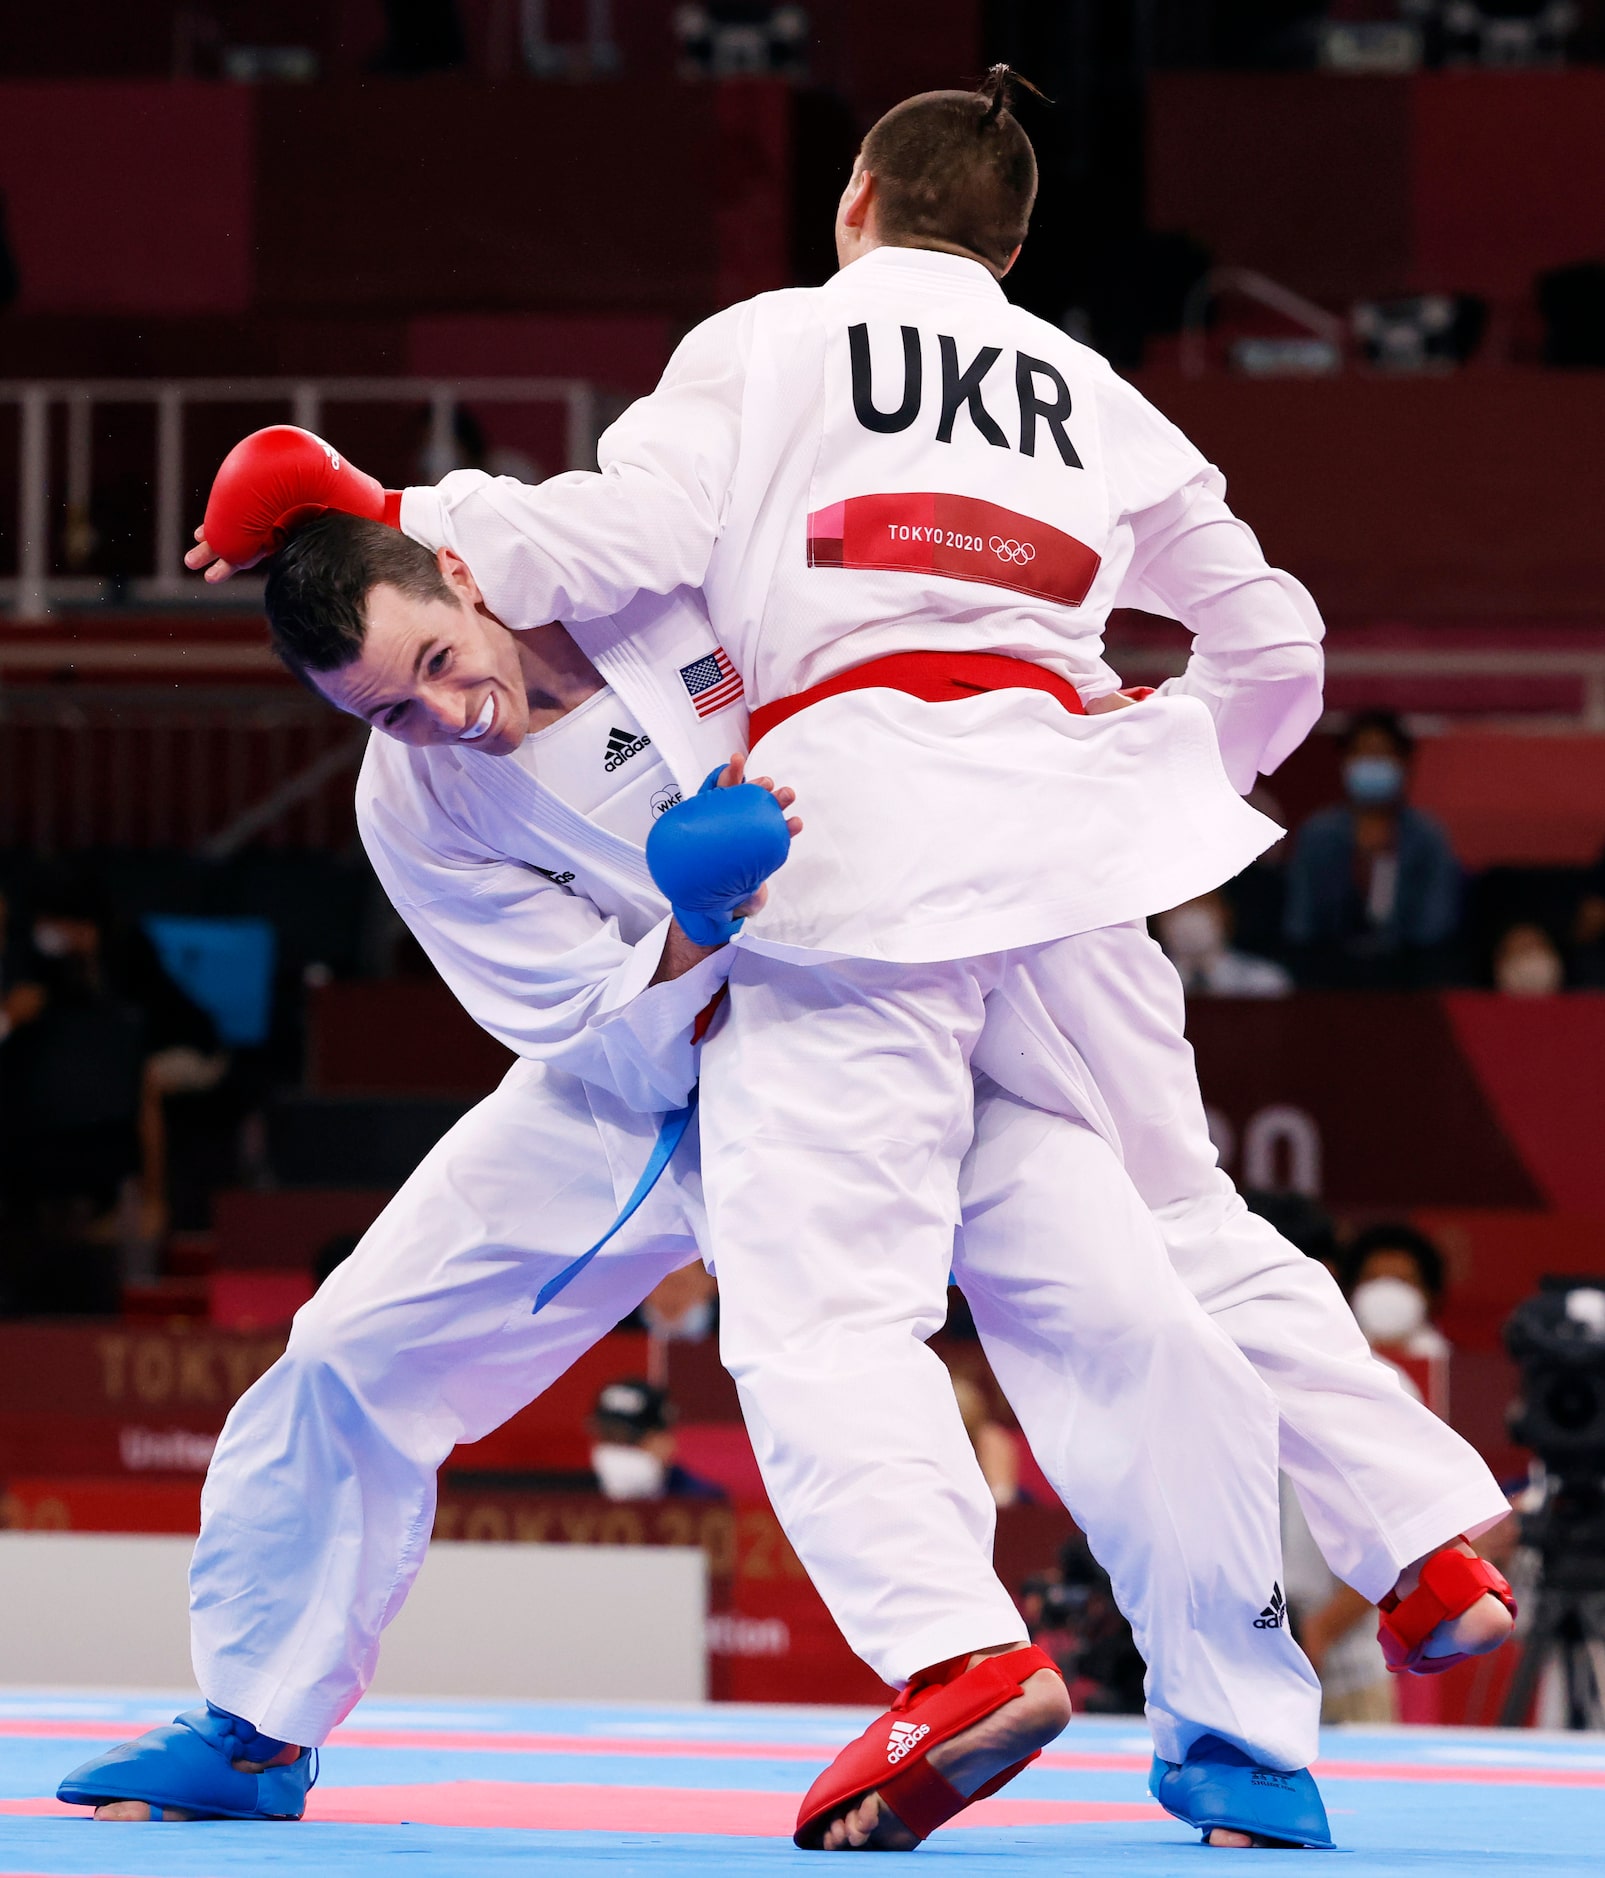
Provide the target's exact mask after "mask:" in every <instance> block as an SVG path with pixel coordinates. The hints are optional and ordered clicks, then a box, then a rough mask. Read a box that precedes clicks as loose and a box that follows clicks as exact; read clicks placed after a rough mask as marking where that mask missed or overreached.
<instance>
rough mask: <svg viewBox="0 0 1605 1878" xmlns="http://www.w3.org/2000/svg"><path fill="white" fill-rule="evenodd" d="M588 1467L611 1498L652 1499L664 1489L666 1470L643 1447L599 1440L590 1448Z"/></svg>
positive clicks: (653, 1455) (656, 1458)
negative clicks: (625, 1445)
mask: <svg viewBox="0 0 1605 1878" xmlns="http://www.w3.org/2000/svg"><path fill="white" fill-rule="evenodd" d="M591 1468H592V1471H593V1472H594V1473H595V1475H596V1478H597V1480H598V1482H599V1483H600V1485H601V1488H602V1491H603V1493H605V1494H606V1495H607V1497H608V1498H609V1499H610V1500H654V1499H656V1498H657V1496H658V1495H659V1494H660V1493H661V1492H662V1491H663V1480H664V1475H665V1474H666V1473H667V1471H668V1470H667V1469H666V1468H665V1467H664V1465H663V1463H662V1461H660V1460H659V1459H658V1457H657V1456H656V1455H655V1454H651V1453H649V1452H648V1451H647V1450H646V1449H645V1448H627V1447H624V1446H623V1445H622V1444H621V1443H619V1442H616V1441H599V1442H597V1444H596V1446H595V1447H594V1448H592V1449H591Z"/></svg>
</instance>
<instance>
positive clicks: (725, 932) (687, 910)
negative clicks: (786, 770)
mask: <svg viewBox="0 0 1605 1878" xmlns="http://www.w3.org/2000/svg"><path fill="white" fill-rule="evenodd" d="M723 774H724V766H723V765H722V764H721V765H720V767H719V768H718V769H716V770H714V772H713V773H712V775H710V776H709V777H708V779H707V781H706V782H705V783H704V784H703V785H702V787H701V788H700V789H699V790H698V791H697V793H696V794H695V795H694V796H692V797H690V798H689V799H688V800H687V801H684V802H677V803H676V804H675V805H674V807H673V808H672V809H666V810H665V811H664V812H663V814H662V815H660V816H659V817H658V819H657V821H656V822H655V823H654V824H653V826H652V832H651V834H649V835H648V836H647V840H646V864H647V867H648V868H649V869H650V870H651V874H652V878H653V880H654V881H655V882H656V883H657V887H658V891H659V892H660V893H661V894H662V895H663V897H664V898H665V899H666V900H667V901H668V902H669V906H670V908H671V910H672V911H673V913H674V917H675V919H676V920H677V921H678V922H679V924H680V928H681V930H682V931H683V932H684V933H685V935H686V937H687V938H688V939H690V940H692V941H693V942H694V943H695V944H697V945H699V946H722V945H723V944H724V943H725V942H726V940H729V939H733V938H734V937H735V936H736V934H737V933H738V932H740V930H741V924H742V922H741V921H740V920H739V919H737V918H736V917H735V909H736V908H737V907H738V906H742V905H744V904H745V903H746V902H747V901H748V900H750V899H751V898H752V896H753V895H754V894H755V893H756V892H757V891H758V889H759V888H760V887H761V886H762V885H763V883H764V882H765V881H766V880H767V879H768V878H769V876H770V875H771V874H772V873H774V872H775V870H776V869H777V868H779V867H780V866H782V865H783V863H784V862H785V859H786V856H787V854H788V853H789V852H790V850H791V830H790V829H789V828H788V827H787V826H786V811H785V810H784V809H783V808H782V807H781V806H780V804H779V803H778V802H777V801H776V800H775V798H774V797H773V796H772V795H771V794H770V793H769V791H768V790H767V789H760V788H759V787H758V785H757V784H756V783H736V784H735V785H734V786H733V787H732V788H729V789H721V788H719V786H718V782H719V778H720V776H722V775H723Z"/></svg>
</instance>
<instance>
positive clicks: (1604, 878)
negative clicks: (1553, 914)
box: [1567, 854, 1605, 991]
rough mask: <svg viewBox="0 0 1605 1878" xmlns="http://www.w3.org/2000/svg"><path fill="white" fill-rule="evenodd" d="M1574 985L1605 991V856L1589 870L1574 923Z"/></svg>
mask: <svg viewBox="0 0 1605 1878" xmlns="http://www.w3.org/2000/svg"><path fill="white" fill-rule="evenodd" d="M1571 944H1572V953H1571V961H1570V965H1571V969H1570V970H1569V972H1568V973H1567V978H1568V980H1569V982H1570V983H1572V984H1574V985H1577V986H1580V987H1582V988H1584V989H1587V990H1591V991H1597V990H1605V854H1602V855H1601V856H1600V857H1599V859H1598V860H1597V861H1596V862H1595V863H1594V865H1593V866H1592V867H1591V868H1590V869H1589V870H1588V874H1587V877H1586V878H1585V880H1584V882H1583V891H1582V893H1581V895H1580V896H1579V898H1578V902H1577V912H1576V915H1575V916H1574V918H1573V920H1572V932H1571Z"/></svg>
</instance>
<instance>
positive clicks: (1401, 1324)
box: [1351, 1278, 1427, 1343]
mask: <svg viewBox="0 0 1605 1878" xmlns="http://www.w3.org/2000/svg"><path fill="white" fill-rule="evenodd" d="M1351 1302H1352V1305H1353V1309H1354V1320H1355V1322H1356V1323H1357V1324H1358V1325H1359V1326H1360V1328H1361V1329H1362V1330H1363V1331H1364V1332H1365V1340H1366V1342H1367V1343H1403V1342H1404V1340H1405V1338H1406V1337H1409V1336H1411V1335H1413V1334H1414V1332H1416V1331H1418V1330H1419V1329H1420V1328H1421V1326H1422V1325H1423V1324H1424V1323H1425V1322H1426V1321H1427V1301H1426V1299H1425V1298H1424V1297H1423V1296H1422V1295H1421V1293H1420V1292H1419V1291H1417V1290H1416V1288H1415V1286H1414V1285H1413V1284H1411V1283H1410V1281H1409V1280H1408V1279H1407V1278H1368V1279H1366V1281H1365V1283H1364V1284H1363V1285H1358V1286H1356V1287H1355V1292H1354V1297H1353V1299H1352V1300H1351Z"/></svg>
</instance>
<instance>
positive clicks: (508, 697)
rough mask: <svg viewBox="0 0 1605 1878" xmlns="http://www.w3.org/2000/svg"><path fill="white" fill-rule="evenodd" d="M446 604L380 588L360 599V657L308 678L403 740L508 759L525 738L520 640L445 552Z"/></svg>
mask: <svg viewBox="0 0 1605 1878" xmlns="http://www.w3.org/2000/svg"><path fill="white" fill-rule="evenodd" d="M438 559H439V563H440V571H441V574H442V575H443V577H444V578H445V581H446V585H447V588H448V589H449V592H450V598H449V599H431V600H421V599H418V598H417V597H416V596H414V595H412V594H407V593H403V592H402V591H401V589H400V588H399V587H392V586H389V585H388V584H386V583H383V582H381V583H380V584H379V585H378V586H377V587H375V588H374V589H373V591H372V593H370V594H369V596H368V606H367V632H366V635H365V637H364V639H363V645H362V652H361V654H360V656H359V657H358V658H356V659H355V660H354V661H353V662H352V663H351V664H350V665H342V666H340V667H338V668H337V669H336V670H334V671H331V672H314V673H312V679H313V682H314V683H315V684H316V686H317V688H318V690H319V691H320V692H322V694H323V695H324V697H326V698H327V699H328V700H329V702H330V703H331V704H333V705H335V706H336V707H337V708H338V709H339V710H342V711H345V712H348V713H349V714H350V715H351V716H352V717H360V718H361V719H362V720H363V722H364V723H367V724H371V725H372V726H373V728H374V729H375V730H382V731H383V732H384V734H385V735H386V736H387V737H394V738H396V739H397V740H398V741H399V742H401V743H410V744H415V745H422V744H434V743H461V744H465V745H467V746H468V747H470V748H471V749H475V750H480V751H483V752H484V753H485V754H486V755H487V756H506V755H507V754H508V753H509V752H511V751H513V750H516V749H517V748H518V746H519V745H520V744H521V743H522V742H523V740H524V738H525V736H526V735H527V734H528V731H529V698H528V693H527V690H526V686H525V678H524V671H523V667H522V664H521V662H520V659H519V655H518V642H517V640H516V639H515V638H514V636H513V634H512V633H510V632H509V631H508V630H507V628H506V627H505V626H503V625H502V623H501V622H500V621H499V620H498V619H496V618H495V617H494V616H493V615H492V614H491V613H490V612H489V610H488V609H487V608H486V606H485V602H484V598H483V596H482V595H481V593H480V591H479V587H478V585H477V584H476V582H475V580H474V577H473V575H472V574H471V573H470V572H469V571H468V568H467V566H466V565H465V564H464V562H463V561H462V560H461V559H460V557H459V556H457V555H455V554H453V553H452V552H451V550H450V549H448V548H443V549H441V551H440V554H439V557H438Z"/></svg>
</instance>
